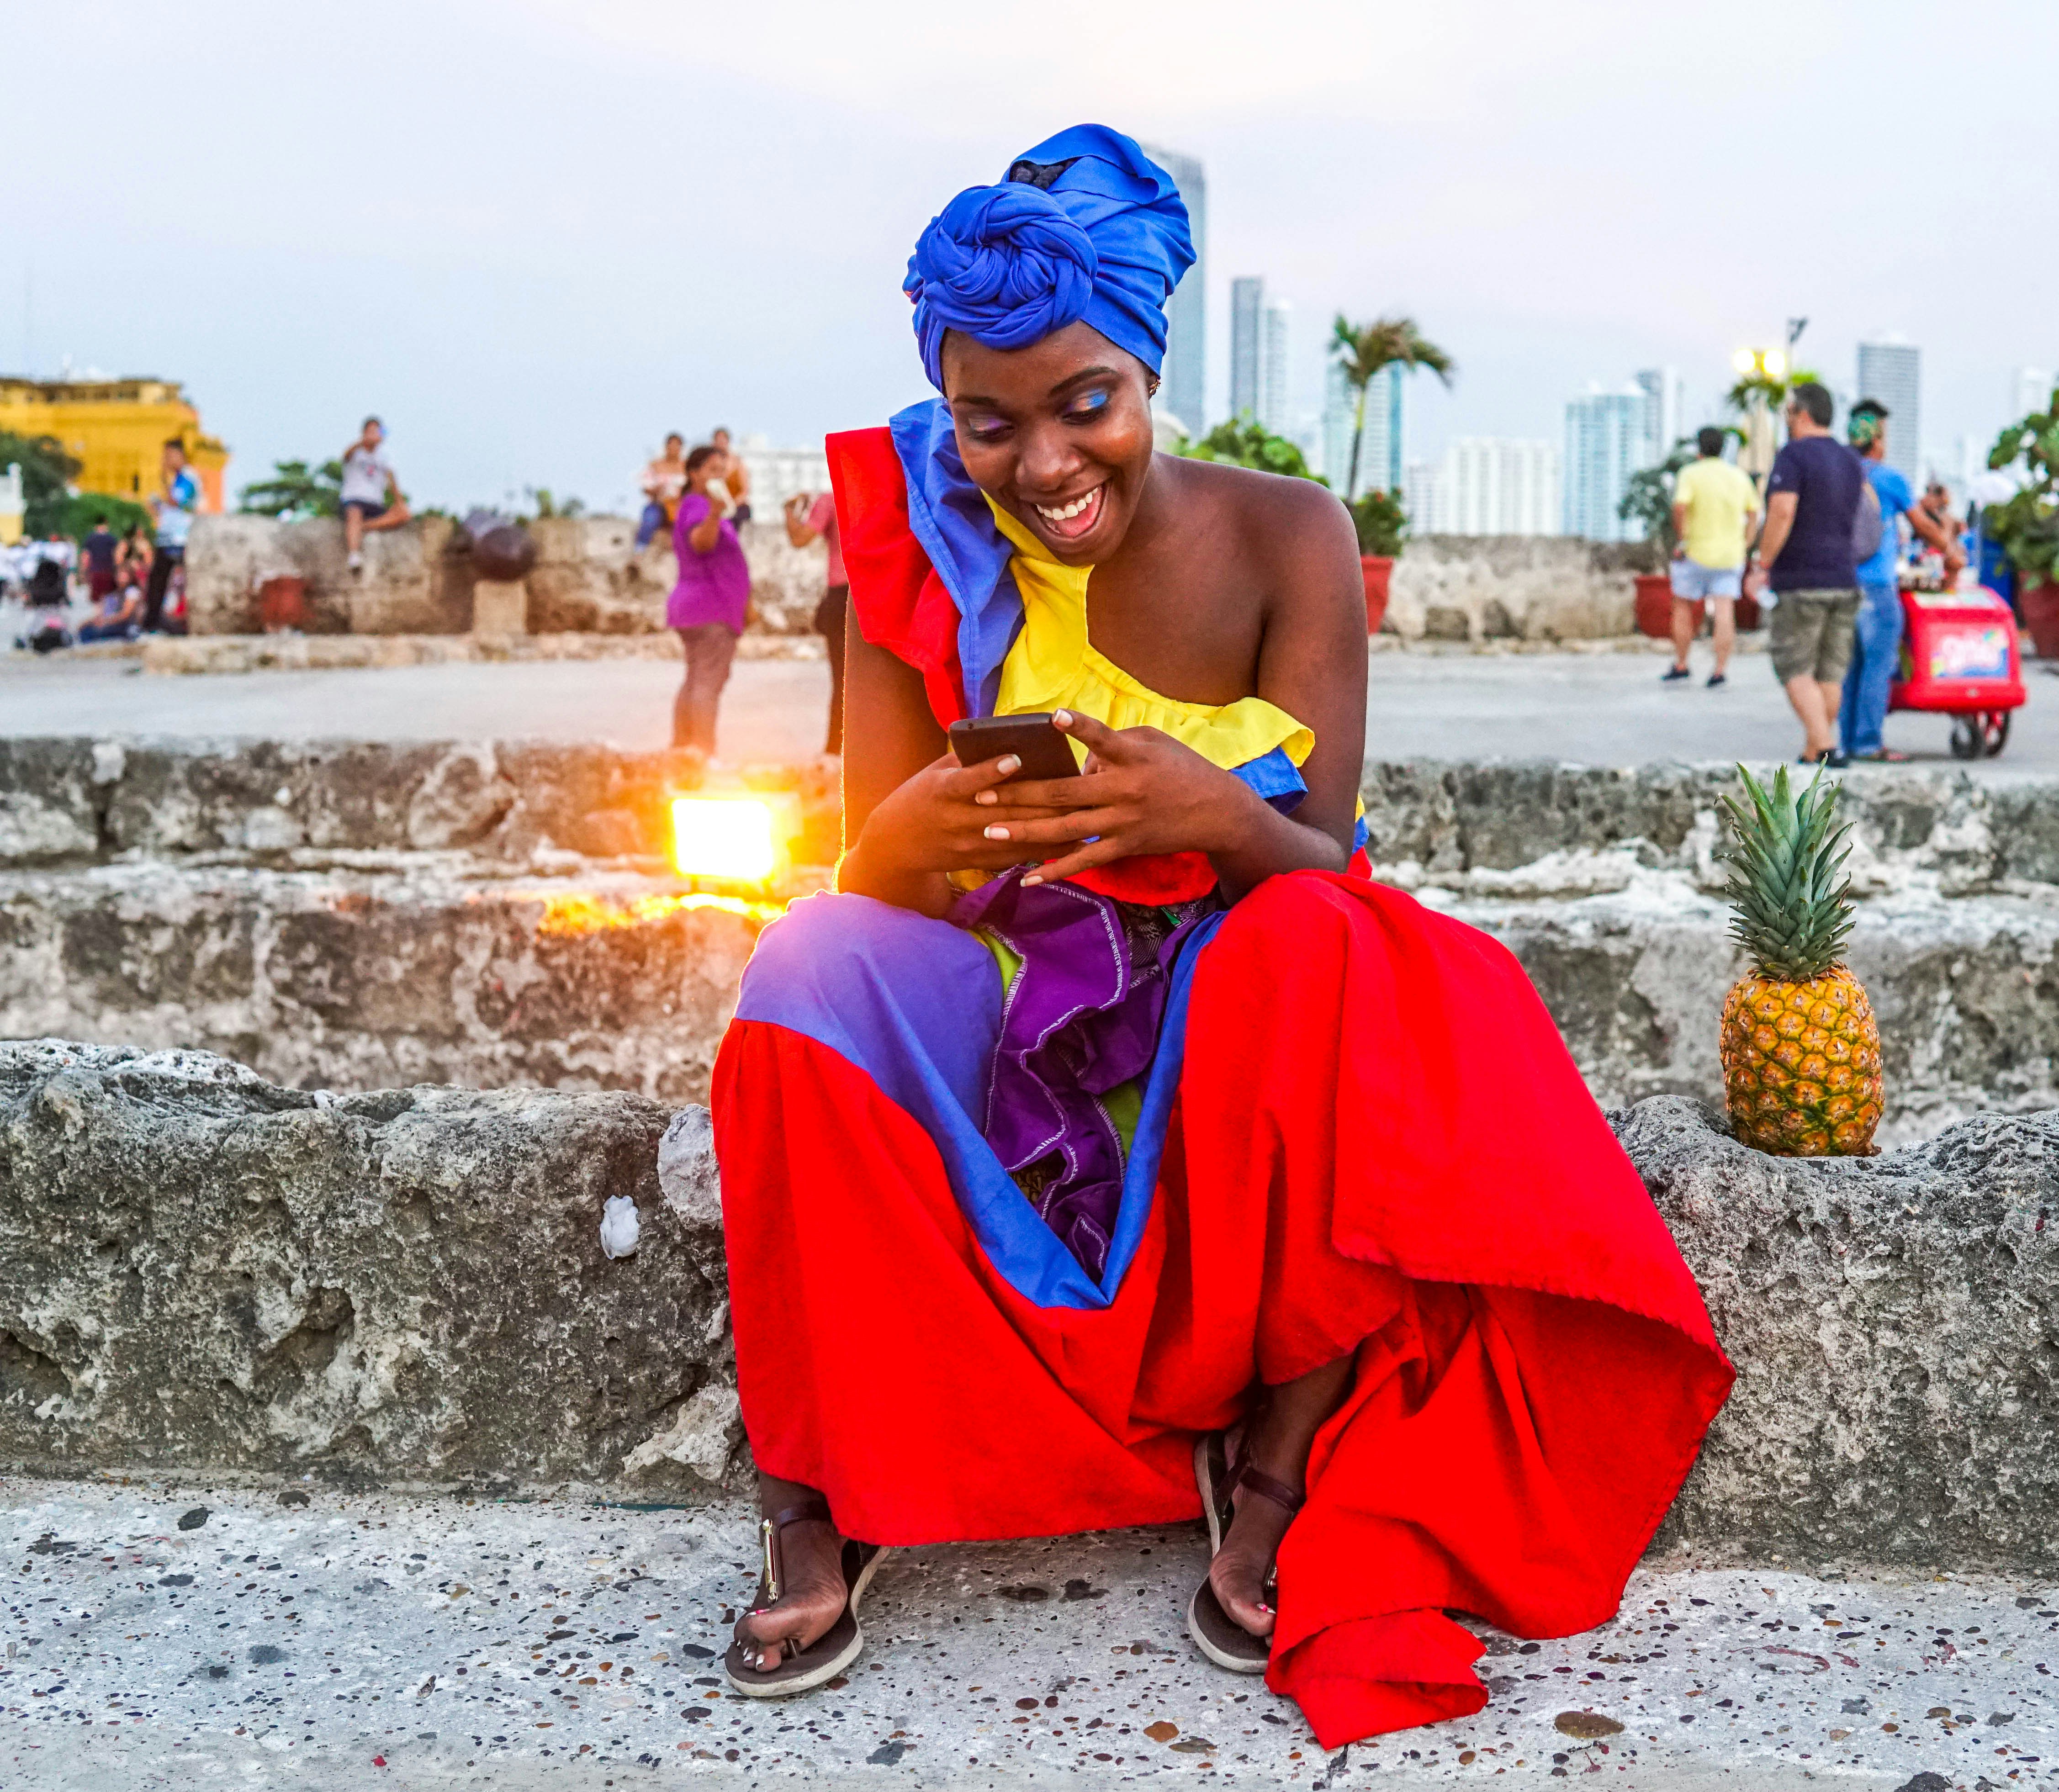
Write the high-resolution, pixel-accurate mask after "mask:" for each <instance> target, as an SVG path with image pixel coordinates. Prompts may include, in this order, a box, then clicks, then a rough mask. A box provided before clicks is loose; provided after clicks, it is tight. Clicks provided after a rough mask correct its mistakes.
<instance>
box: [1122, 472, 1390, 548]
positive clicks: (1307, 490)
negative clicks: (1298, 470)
mask: <svg viewBox="0 0 2059 1792" xmlns="http://www.w3.org/2000/svg"><path fill="white" fill-rule="evenodd" d="M1159 459H1160V461H1161V464H1163V465H1164V466H1165V467H1166V468H1169V469H1171V470H1172V472H1173V478H1174V479H1175V480H1176V481H1177V486H1178V488H1179V491H1180V494H1181V498H1182V500H1184V501H1185V502H1186V503H1189V504H1195V505H1197V507H1200V508H1205V509H1206V510H1208V511H1210V512H1214V513H1215V515H1216V516H1217V517H1218V518H1219V519H1220V520H1223V521H1226V522H1229V523H1231V524H1234V525H1236V526H1237V527H1238V528H1239V529H1240V531H1241V532H1242V533H1244V534H1245V537H1246V539H1248V540H1252V541H1253V542H1255V543H1264V542H1281V541H1284V540H1292V539H1293V538H1296V537H1300V536H1305V535H1308V534H1309V533H1312V534H1313V535H1314V536H1315V537H1316V540H1318V541H1320V542H1324V543H1325V544H1329V543H1332V542H1336V541H1345V540H1353V539H1355V538H1354V536H1353V533H1352V523H1351V516H1350V513H1349V512H1347V511H1346V510H1345V508H1344V505H1343V504H1342V503H1340V501H1339V500H1338V498H1337V496H1336V493H1335V492H1332V491H1331V490H1330V489H1329V488H1328V487H1327V486H1324V485H1319V484H1316V481H1315V480H1312V479H1291V478H1288V477H1287V476H1284V475H1282V474H1280V473H1261V472H1254V471H1253V469H1252V468H1249V467H1235V466H1231V465H1229V464H1228V463H1226V462H1224V461H1221V460H1186V459H1185V458H1183V457H1181V456H1177V455H1161V456H1160V457H1159Z"/></svg>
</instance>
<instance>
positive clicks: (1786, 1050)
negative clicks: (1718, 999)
mask: <svg viewBox="0 0 2059 1792" xmlns="http://www.w3.org/2000/svg"><path fill="white" fill-rule="evenodd" d="M1738 775H1740V776H1741V777H1742V779H1743V780H1744V788H1745V794H1746V796H1747V797H1748V798H1750V808H1748V809H1747V808H1746V806H1744V805H1743V804H1742V803H1740V802H1737V801H1735V800H1734V798H1730V797H1727V796H1726V797H1725V798H1723V806H1724V807H1725V808H1726V809H1727V810H1729V811H1730V830H1731V833H1732V835H1733V837H1734V846H1733V847H1732V850H1731V851H1730V854H1729V857H1730V862H1731V864H1732V866H1733V869H1732V870H1731V873H1730V889H1729V891H1728V894H1729V896H1730V902H1731V903H1732V905H1733V906H1734V909H1735V910H1736V912H1735V913H1734V914H1733V915H1732V917H1731V918H1730V931H1731V933H1732V934H1734V935H1735V936H1736V937H1737V938H1738V941H1739V942H1740V943H1741V944H1742V946H1743V947H1744V949H1745V950H1746V952H1747V953H1749V954H1750V958H1751V968H1750V970H1749V971H1748V972H1747V973H1746V975H1745V976H1744V977H1743V978H1742V979H1740V980H1739V982H1738V984H1737V986H1735V987H1734V989H1732V990H1731V991H1730V994H1729V995H1728V996H1727V997H1726V998H1725V999H1724V1002H1723V1019H1722V1039H1721V1051H1722V1061H1723V1089H1724V1092H1725V1093H1726V1096H1727V1097H1728V1098H1729V1101H1730V1124H1731V1125H1732V1127H1733V1128H1734V1129H1735V1131H1736V1133H1737V1136H1738V1138H1740V1139H1741V1140H1742V1141H1744V1142H1745V1143H1746V1145H1754V1146H1756V1147H1757V1148H1758V1149H1759V1150H1761V1151H1766V1152H1770V1153H1774V1155H1776V1156H1778V1157H1870V1156H1871V1155H1872V1153H1873V1149H1874V1144H1873V1135H1874V1129H1875V1128H1876V1127H1878V1125H1880V1029H1879V1027H1878V1025H1875V1024H1874V1017H1873V1004H1872V1003H1871V1002H1868V1001H1867V1000H1866V990H1865V988H1864V986H1862V985H1861V983H1860V982H1859V980H1858V978H1855V977H1854V976H1853V975H1852V974H1851V973H1850V971H1849V970H1846V968H1845V965H1844V962H1843V950H1844V943H1845V938H1846V935H1847V934H1850V932H1851V930H1852V903H1851V885H1850V882H1849V881H1848V880H1847V881H1842V882H1841V881H1839V880H1838V871H1839V870H1841V869H1842V866H1843V865H1844V862H1845V859H1846V856H1847V854H1849V853H1850V850H1851V849H1850V846H1847V845H1846V834H1848V833H1849V832H1850V827H1851V824H1850V822H1838V823H1836V824H1835V825H1833V816H1834V813H1835V811H1836V809H1837V806H1838V788H1839V786H1837V785H1836V784H1826V783H1824V782H1823V777H1822V773H1821V772H1820V771H1819V772H1818V774H1817V775H1816V777H1815V779H1814V782H1813V783H1810V786H1809V787H1808V789H1807V790H1803V791H1800V792H1798V793H1796V792H1792V791H1790V789H1789V787H1788V781H1787V768H1786V767H1785V766H1782V767H1780V768H1779V769H1778V771H1775V772H1774V777H1773V789H1772V791H1771V793H1770V794H1768V792H1767V791H1766V789H1765V788H1764V787H1763V786H1761V785H1760V784H1759V783H1758V782H1757V781H1756V780H1754V779H1753V777H1752V775H1751V774H1750V772H1748V771H1746V770H1745V769H1744V767H1742V766H1739V767H1738Z"/></svg>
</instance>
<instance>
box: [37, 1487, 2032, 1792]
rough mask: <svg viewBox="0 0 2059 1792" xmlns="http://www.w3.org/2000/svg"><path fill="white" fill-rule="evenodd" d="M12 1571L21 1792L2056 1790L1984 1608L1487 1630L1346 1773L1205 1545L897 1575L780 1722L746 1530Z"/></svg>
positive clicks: (452, 1540) (1775, 1575) (78, 1555)
mask: <svg viewBox="0 0 2059 1792" xmlns="http://www.w3.org/2000/svg"><path fill="white" fill-rule="evenodd" d="M287 1502H291V1503H287ZM0 1537H4V1538H5V1539H6V1547H8V1549H9V1550H10V1551H11V1553H10V1555H8V1556H7V1557H6V1561H7V1563H9V1564H10V1579H8V1581H7V1583H6V1588H5V1591H6V1603H7V1606H8V1608H9V1609H8V1611H7V1614H6V1622H5V1647H6V1655H5V1658H4V1659H0V1782H4V1783H6V1785H7V1786H10V1787H23V1788H38V1789H40V1788H64V1789H66V1792H88V1789H90V1792H129V1789H131V1788H141V1787H161V1786H175V1785H176V1786H181V1787H183V1786H189V1785H191V1784H192V1783H193V1782H194V1781H196V1780H198V1781H200V1782H203V1783H205V1782H213V1783H217V1784H225V1785H233V1786H250V1787H265V1786H277V1787H293V1788H296V1789H304V1792H330V1789H342V1788H352V1789H356V1788H360V1787H364V1786H390V1787H392V1788H395V1789H396V1792H400V1789H404V1788H431V1787H436V1788H443V1787H448V1786H459V1785H462V1786H480V1787H501V1788H513V1787H535V1786H548V1787H552V1788H564V1789H567V1792H572V1789H576V1792H586V1789H587V1788H593V1789H595V1792H599V1789H600V1788H603V1787H607V1786H641V1785H647V1784H649V1785H656V1784H663V1783H671V1782H679V1781H682V1780H687V1779H691V1780H693V1781H695V1782H697V1783H701V1782H705V1783H711V1784H716V1785H720V1786H739V1787H742V1786H758V1785H763V1784H767V1783H773V1782H777V1783H781V1784H788V1785H793V1786H845V1785H862V1786H877V1787H882V1788H887V1787H894V1788H901V1787H905V1788H911V1789H912V1788H917V1787H923V1788H927V1787H935V1786H953V1787H965V1788H981V1787H996V1788H1002V1787H1005V1788H1015V1787H1021V1786H1033V1785H1037V1786H1048V1785H1049V1784H1051V1783H1052V1782H1053V1781H1056V1780H1059V1779H1065V1780H1072V1781H1078V1782H1085V1783H1088V1784H1090V1785H1091V1784H1103V1785H1109V1786H1113V1785H1117V1784H1129V1783H1133V1782H1137V1781H1139V1780H1154V1781H1159V1782H1177V1781H1178V1780H1180V1779H1181V1778H1187V1779H1193V1778H1197V1777H1198V1778H1201V1779H1203V1780H1205V1782H1207V1783H1223V1782H1234V1783H1237V1784H1239V1785H1245V1786H1308V1787H1323V1788H1336V1787H1341V1786H1346V1785H1347V1784H1358V1783H1361V1782H1366V1781H1368V1780H1370V1781H1371V1782H1372V1783H1373V1784H1375V1785H1387V1784H1398V1785H1402V1786H1431V1785H1437V1786H1443V1785H1449V1784H1460V1785H1463V1784H1465V1783H1468V1782H1472V1781H1474V1780H1487V1779H1491V1778H1507V1779H1509V1780H1510V1782H1511V1784H1515V1783H1519V1782H1547V1781H1549V1780H1550V1779H1552V1778H1571V1777H1573V1776H1575V1775H1579V1776H1586V1775H1588V1774H1602V1775H1604V1776H1606V1778H1604V1782H1603V1783H1604V1784H1606V1785H1610V1786H1623V1787H1627V1788H1639V1789H1642V1788H1647V1787H1648V1788H1656V1789H1665V1788H1674V1789H1681V1792H1685V1789H1688V1788H1700V1787H1713V1786H1718V1785H1720V1786H1727V1787H1732V1788H1740V1787H1741V1788H1748V1789H1752V1788H1755V1789H1758V1792H1774V1789H1776V1788H1778V1789H1781V1792H1788V1789H1791V1788H1794V1787H1798V1786H1802V1785H1805V1784H1807V1783H1810V1782H1814V1781H1816V1780H1818V1779H1822V1780H1834V1781H1837V1782H1839V1783H1841V1784H1845V1785H1850V1786H1861V1787H1868V1788H1879V1789H1881V1792H1893V1789H1902V1792H1945V1789H1947V1788H1965V1789H1969V1792H1972V1789H1977V1788H1985V1789H1988V1792H1999V1789H2004V1788H2009V1787H2016V1786H2022V1787H2029V1786H2040V1785H2049V1784H2053V1783H2055V1782H2059V1700H2055V1699H2054V1698H2053V1685H2054V1682H2053V1676H2052V1669H2053V1667H2059V1609H2055V1608H2054V1607H2053V1606H2052V1604H2051V1603H2050V1602H2049V1600H2048V1599H2045V1597H2044V1596H2043V1595H2044V1592H2045V1589H2044V1588H2043V1587H2033V1586H2031V1585H2028V1584H2019V1583H2016V1582H2013V1581H2009V1580H2003V1579H1991V1578H1984V1577H1981V1576H1977V1575H1952V1576H1949V1577H1947V1576H1938V1577H1935V1578H1934V1577H1932V1576H1931V1575H1928V1574H1926V1573H1922V1572H1919V1571H1895V1572H1891V1573H1887V1574H1882V1575H1870V1574H1865V1573H1861V1572H1858V1571H1853V1572H1851V1573H1850V1574H1838V1575H1826V1576H1825V1577H1822V1578H1814V1577H1811V1576H1810V1575H1804V1574H1798V1573H1794V1572H1791V1571H1786V1570H1784V1569H1780V1568H1770V1569H1738V1568H1729V1567H1706V1566H1695V1565H1691V1564H1685V1563H1672V1564H1666V1565H1659V1566H1655V1567H1647V1568H1644V1569H1641V1570H1640V1571H1639V1572H1638V1573H1637V1574H1636V1575H1635V1576H1634V1577H1633V1579H1632V1580H1631V1587H1630V1591H1629V1594H1628V1596H1627V1599H1626V1600H1625V1602H1624V1604H1623V1608H1622V1610H1621V1611H1620V1612H1619V1614H1618V1615H1617V1617H1616V1618H1615V1619H1614V1620H1613V1621H1612V1622H1611V1623H1609V1624H1607V1625H1605V1626H1603V1627H1601V1628H1600V1629H1599V1630H1595V1631H1590V1632H1588V1633H1587V1634H1586V1635H1581V1636H1575V1637H1571V1638H1567V1639H1562V1640H1560V1641H1557V1642H1545V1643H1518V1642H1517V1641H1516V1640H1515V1639H1512V1638H1510V1637H1507V1636H1505V1635H1502V1634H1501V1633H1499V1631H1493V1630H1492V1629H1491V1628H1490V1627H1487V1626H1485V1625H1484V1624H1477V1623H1476V1629H1478V1630H1479V1631H1480V1634H1481V1635H1483V1637H1484V1640H1485V1642H1486V1646H1487V1647H1486V1653H1485V1655H1484V1656H1483V1657H1482V1658H1481V1659H1480V1663H1479V1666H1480V1669H1481V1671H1483V1674H1484V1678H1485V1679H1487V1682H1488V1683H1489V1690H1490V1694H1491V1696H1490V1701H1489V1702H1488V1704H1487V1707H1486V1709H1485V1710H1483V1711H1481V1712H1480V1713H1479V1714H1477V1715H1476V1716H1473V1717H1470V1718H1458V1719H1455V1720H1452V1721H1451V1722H1445V1723H1441V1724H1438V1725H1435V1726H1431V1727H1428V1728H1426V1729H1419V1730H1408V1731H1404V1732H1400V1733H1398V1734H1391V1735H1388V1736H1384V1737H1382V1738H1378V1739H1377V1740H1376V1741H1373V1742H1367V1743H1362V1744H1356V1745H1353V1746H1351V1747H1349V1748H1348V1749H1340V1750H1335V1751H1332V1752H1328V1753H1326V1752H1325V1751H1324V1750H1323V1749H1322V1748H1321V1747H1320V1746H1319V1745H1318V1744H1317V1743H1316V1741H1315V1738H1313V1736H1312V1734H1310V1732H1309V1730H1308V1726H1307V1723H1306V1722H1305V1721H1304V1719H1303V1718H1302V1716H1301V1714H1300V1711H1299V1710H1298V1709H1297V1708H1296V1706H1294V1705H1293V1704H1292V1702H1289V1701H1288V1700H1286V1699H1284V1698H1279V1697H1277V1696H1276V1695H1274V1694H1272V1693H1270V1692H1268V1691H1267V1690H1266V1689H1265V1687H1264V1684H1263V1682H1254V1681H1250V1680H1243V1679H1237V1678H1235V1677H1233V1676H1230V1675H1224V1674H1222V1673H1221V1672H1219V1671H1217V1670H1215V1669H1213V1668H1212V1667H1209V1665H1208V1664H1207V1663H1205V1661H1203V1660H1202V1659H1201V1657H1200V1656H1199V1655H1197V1652H1196V1651H1194V1649H1193V1647H1192V1646H1191V1644H1190V1643H1189V1641H1188V1639H1187V1637H1186V1635H1185V1630H1184V1627H1183V1623H1182V1611H1183V1609H1184V1607H1185V1600H1186V1598H1187V1595H1188V1594H1189V1591H1190V1590H1191V1588H1192V1586H1193V1583H1194V1582H1195V1580H1196V1579H1197V1577H1198V1575H1200V1574H1201V1571H1202V1568H1203V1563H1204V1559H1205V1545H1204V1543H1203V1541H1202V1539H1201V1535H1200V1527H1198V1526H1197V1525H1196V1526H1173V1527H1164V1528H1161V1529H1157V1530H1148V1531H1110V1532H1105V1533H1101V1534H1099V1535H1091V1536H1084V1537H1069V1538H1053V1539H1044V1540H1039V1541H1032V1542H1026V1543H997V1544H959V1545H953V1546H949V1547H934V1548H928V1549H916V1550H908V1551H902V1552H900V1553H899V1554H898V1555H896V1556H895V1557H894V1559H892V1560H891V1561H890V1563H888V1564H887V1565H886V1567H885V1568H884V1569H883V1570H882V1572H881V1574H880V1575H879V1577H878V1581H877V1582H876V1583H875V1587H874V1594H873V1596H872V1598H871V1599H870V1601H868V1603H867V1604H866V1608H865V1611H864V1623H865V1628H866V1636H867V1639H868V1648H867V1652H866V1655H865V1656H864V1657H863V1658H862V1659H861V1660H860V1661H859V1662H858V1664H857V1665H856V1666H855V1667H854V1668H853V1670H852V1671H851V1673H850V1676H849V1679H848V1682H847V1683H846V1682H832V1684H831V1686H830V1687H829V1688H827V1689H825V1690H823V1691H822V1692H820V1693H818V1694H814V1695H812V1696H808V1697H804V1698H797V1699H795V1700H792V1701H790V1702H779V1703H757V1702H747V1701H744V1700H742V1699H739V1698H735V1697H733V1696H731V1694H730V1693H729V1691H728V1689H727V1686H726V1685H725V1684H724V1682H723V1679H722V1678H721V1663H720V1659H719V1658H720V1655H721V1652H722V1650H723V1647H724V1646H725V1644H726V1642H727V1627H728V1624H729V1623H730V1621H731V1618H732V1616H733V1615H734V1612H735V1609H736V1607H737V1606H738V1604H739V1603H740V1602H741V1601H742V1600H743V1599H746V1598H747V1597H748V1596H749V1595H750V1592H751V1587H752V1586H753V1583H754V1581H755V1574H756V1563H755V1548H754V1540H753V1535H752V1526H751V1519H750V1515H749V1514H748V1513H747V1511H744V1510H743V1508H741V1507H735V1506H718V1507H703V1508H699V1509H695V1510H682V1509H669V1510H668V1509H663V1508H658V1507H623V1506H597V1505H595V1504H592V1503H587V1502H584V1501H582V1500H579V1499H575V1498H570V1497H567V1498H560V1499H537V1500H532V1501H519V1502H518V1501H508V1500H496V1499H492V1497H490V1496H487V1495H480V1496H476V1497H468V1496H465V1495H456V1496H444V1497H415V1498H409V1497H406V1496H402V1495H393V1494H379V1495H352V1494H347V1493H340V1492H337V1491H331V1490H329V1489H327V1488H321V1487H315V1486H313V1484H311V1483H310V1484H309V1485H306V1486H305V1487H297V1488H292V1489H289V1491H286V1492H285V1493H284V1494H283V1495H282V1494H281V1493H279V1492H277V1491H257V1490H247V1491H232V1490H225V1489H221V1488H213V1489H209V1488H204V1487H193V1486H185V1487H177V1486H174V1485H172V1484H170V1483H146V1482H142V1481H133V1482H128V1483H115V1482H112V1481H102V1482H97V1483H48V1482H35V1481H28V1480H18V1479H17V1480H6V1481H0Z"/></svg>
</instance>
